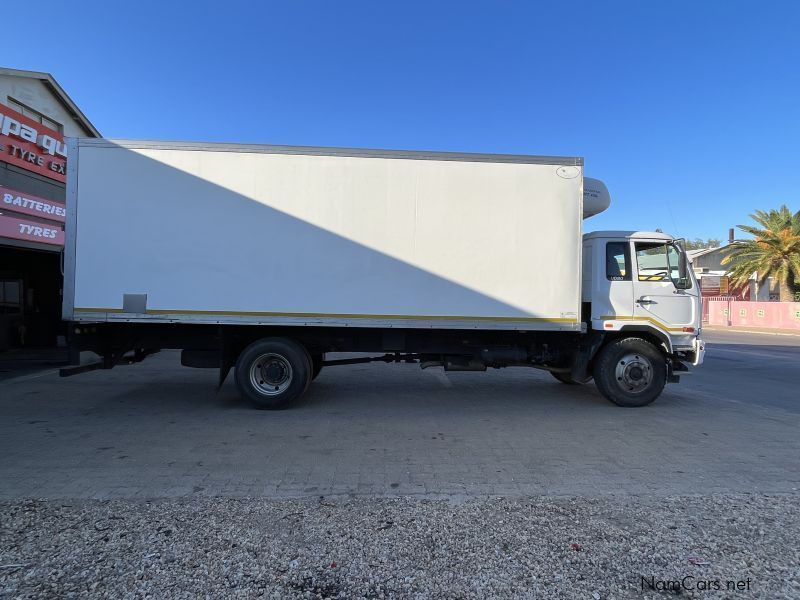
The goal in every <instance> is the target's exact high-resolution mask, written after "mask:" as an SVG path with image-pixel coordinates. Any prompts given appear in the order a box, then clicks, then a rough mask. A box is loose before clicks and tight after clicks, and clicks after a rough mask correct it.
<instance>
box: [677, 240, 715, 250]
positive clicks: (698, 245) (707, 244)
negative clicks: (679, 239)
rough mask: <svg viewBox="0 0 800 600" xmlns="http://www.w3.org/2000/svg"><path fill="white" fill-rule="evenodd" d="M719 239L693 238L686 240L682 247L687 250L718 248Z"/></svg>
mask: <svg viewBox="0 0 800 600" xmlns="http://www.w3.org/2000/svg"><path fill="white" fill-rule="evenodd" d="M719 245H720V241H719V240H718V239H717V238H709V239H707V240H704V239H701V238H694V239H693V240H688V239H687V240H686V241H685V242H684V247H685V248H686V249H687V250H701V249H703V250H705V249H706V248H719Z"/></svg>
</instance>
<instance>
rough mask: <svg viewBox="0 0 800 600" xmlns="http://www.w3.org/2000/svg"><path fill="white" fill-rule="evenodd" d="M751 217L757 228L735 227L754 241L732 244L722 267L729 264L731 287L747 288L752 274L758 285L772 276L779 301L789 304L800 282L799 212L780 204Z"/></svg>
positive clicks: (741, 241) (738, 241)
mask: <svg viewBox="0 0 800 600" xmlns="http://www.w3.org/2000/svg"><path fill="white" fill-rule="evenodd" d="M750 218H751V219H753V220H754V221H755V222H756V223H757V224H758V226H752V225H737V227H738V228H739V229H741V230H742V231H744V232H745V233H749V234H750V235H752V236H753V239H752V240H737V241H735V242H733V244H731V245H730V246H729V249H728V251H727V252H728V254H727V256H725V258H724V259H723V260H722V264H723V265H730V268H729V269H728V275H729V276H730V278H731V281H732V283H733V285H735V286H737V287H740V286H744V285H746V284H747V281H748V280H749V279H750V277H751V276H752V275H753V273H757V274H758V283H759V285H763V283H764V282H765V281H766V279H767V278H768V277H772V278H773V279H775V280H776V281H778V282H779V283H780V284H781V295H780V299H781V302H791V301H792V300H793V299H794V294H795V291H796V287H797V284H798V283H800V212H796V213H792V211H790V210H789V209H788V208H787V207H786V205H783V206H781V207H780V208H779V209H778V210H775V209H772V210H770V211H768V212H765V211H763V210H757V211H756V212H755V213H754V214H752V215H750Z"/></svg>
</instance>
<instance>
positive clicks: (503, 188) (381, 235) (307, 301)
mask: <svg viewBox="0 0 800 600" xmlns="http://www.w3.org/2000/svg"><path fill="white" fill-rule="evenodd" d="M69 156H70V160H69V175H68V193H67V214H68V216H67V225H66V228H67V242H66V249H65V252H66V259H65V289H64V318H65V319H66V320H69V321H93V322H98V321H122V322H138V321H146V322H155V323H159V322H185V323H225V324H227V323H230V324H265V325H266V324H273V325H298V326H302V325H314V326H320V325H322V326H338V327H341V326H355V327H382V328H386V327H402V328H447V329H463V328H471V329H512V330H513V329H519V330H531V331H533V330H559V331H565V330H567V331H578V330H580V328H581V323H580V315H581V309H580V306H581V305H580V303H581V290H580V285H581V275H580V273H581V224H582V210H583V204H582V202H583V167H582V160H581V159H579V158H554V157H532V156H510V155H477V154H476V155H470V154H449V153H427V152H393V151H370V150H348V149H325V148H299V147H275V146H244V145H228V144H206V143H202V144H201V143H177V142H136V141H110V140H94V139H78V140H72V141H71V146H70V149H69Z"/></svg>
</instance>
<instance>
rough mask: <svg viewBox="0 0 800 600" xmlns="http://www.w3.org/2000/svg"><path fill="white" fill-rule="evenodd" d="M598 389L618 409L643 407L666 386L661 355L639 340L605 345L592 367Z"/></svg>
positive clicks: (631, 339)
mask: <svg viewBox="0 0 800 600" xmlns="http://www.w3.org/2000/svg"><path fill="white" fill-rule="evenodd" d="M594 380H595V383H596V384H597V389H598V390H600V393H601V394H603V396H605V397H606V398H607V399H609V400H611V402H613V403H614V404H617V405H618V406H645V405H646V404H650V403H651V402H652V401H653V400H655V399H656V398H658V397H659V395H660V394H661V391H662V390H663V389H664V385H665V384H666V383H667V364H666V360H665V359H664V355H663V354H662V353H661V351H660V350H659V349H658V348H656V347H655V346H654V345H653V344H651V343H650V342H648V341H647V340H644V339H642V338H623V339H619V340H615V341H613V342H611V343H609V344H607V345H606V346H604V347H603V348H602V349H601V350H600V352H599V353H598V355H597V359H596V361H595V364H594Z"/></svg>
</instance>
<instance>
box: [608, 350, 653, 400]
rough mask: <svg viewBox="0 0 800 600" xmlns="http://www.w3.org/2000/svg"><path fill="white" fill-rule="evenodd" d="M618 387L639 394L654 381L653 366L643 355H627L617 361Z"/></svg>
mask: <svg viewBox="0 0 800 600" xmlns="http://www.w3.org/2000/svg"><path fill="white" fill-rule="evenodd" d="M615 371H616V372H615V376H616V378H617V385H619V387H621V388H622V389H623V390H625V391H626V392H629V393H631V394H638V393H639V392H642V391H644V390H646V389H647V387H648V386H649V385H650V383H651V382H652V381H653V364H652V363H651V362H650V360H649V359H648V358H647V357H645V356H642V355H641V354H626V355H625V356H623V357H622V358H620V359H619V360H618V361H617V367H616V370H615Z"/></svg>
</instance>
